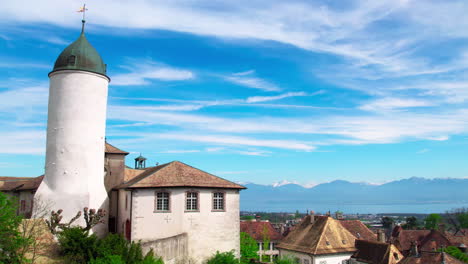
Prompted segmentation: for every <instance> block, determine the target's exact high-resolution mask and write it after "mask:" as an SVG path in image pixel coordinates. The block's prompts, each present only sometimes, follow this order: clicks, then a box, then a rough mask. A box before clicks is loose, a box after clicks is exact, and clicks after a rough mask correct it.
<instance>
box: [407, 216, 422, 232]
mask: <svg viewBox="0 0 468 264" xmlns="http://www.w3.org/2000/svg"><path fill="white" fill-rule="evenodd" d="M418 226H419V223H418V219H417V218H416V217H414V216H409V217H406V224H404V225H403V228H405V229H416V228H417V227H418Z"/></svg>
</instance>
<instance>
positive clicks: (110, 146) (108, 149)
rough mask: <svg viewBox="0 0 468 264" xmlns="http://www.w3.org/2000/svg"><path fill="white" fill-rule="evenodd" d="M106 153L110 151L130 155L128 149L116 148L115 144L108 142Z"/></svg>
mask: <svg viewBox="0 0 468 264" xmlns="http://www.w3.org/2000/svg"><path fill="white" fill-rule="evenodd" d="M105 152H106V153H109V154H124V155H128V152H126V151H123V150H121V149H119V148H116V147H114V146H112V145H111V144H109V143H107V142H106V151H105Z"/></svg>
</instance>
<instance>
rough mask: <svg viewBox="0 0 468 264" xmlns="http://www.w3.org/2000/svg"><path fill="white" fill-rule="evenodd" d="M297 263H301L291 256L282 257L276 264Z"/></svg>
mask: <svg viewBox="0 0 468 264" xmlns="http://www.w3.org/2000/svg"><path fill="white" fill-rule="evenodd" d="M297 263H299V262H298V261H297V260H295V259H294V258H293V257H290V256H286V257H282V258H280V259H277V260H276V261H275V264H297Z"/></svg>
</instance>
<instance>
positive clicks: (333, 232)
mask: <svg viewBox="0 0 468 264" xmlns="http://www.w3.org/2000/svg"><path fill="white" fill-rule="evenodd" d="M355 240H356V238H355V237H354V236H353V235H352V234H351V233H350V232H349V231H348V230H346V228H344V227H343V226H342V225H341V224H340V222H339V221H338V220H335V219H333V218H331V217H328V216H315V221H314V223H313V224H311V216H310V215H308V216H306V217H305V218H304V219H303V220H302V222H301V223H299V224H298V225H297V226H296V228H295V229H294V230H292V231H291V232H290V233H289V234H288V236H286V237H285V238H284V239H283V240H282V241H281V243H280V244H279V245H278V246H277V247H278V248H283V249H288V250H292V251H298V252H303V253H307V254H313V255H321V254H332V253H343V252H354V251H356V248H355V247H354V241H355Z"/></svg>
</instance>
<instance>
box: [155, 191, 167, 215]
mask: <svg viewBox="0 0 468 264" xmlns="http://www.w3.org/2000/svg"><path fill="white" fill-rule="evenodd" d="M156 211H169V193H168V192H158V193H156Z"/></svg>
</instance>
